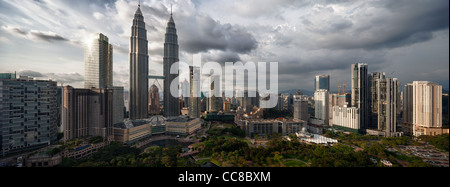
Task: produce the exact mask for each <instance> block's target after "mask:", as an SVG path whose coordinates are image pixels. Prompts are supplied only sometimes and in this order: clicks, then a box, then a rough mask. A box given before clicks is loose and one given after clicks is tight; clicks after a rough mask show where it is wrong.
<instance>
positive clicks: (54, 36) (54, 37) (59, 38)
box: [30, 31, 68, 42]
mask: <svg viewBox="0 0 450 187" xmlns="http://www.w3.org/2000/svg"><path fill="white" fill-rule="evenodd" d="M30 34H31V35H32V36H35V37H37V38H38V39H41V40H44V41H47V42H53V41H68V39H66V38H64V37H62V36H59V35H57V34H52V33H43V32H40V31H31V32H30Z"/></svg>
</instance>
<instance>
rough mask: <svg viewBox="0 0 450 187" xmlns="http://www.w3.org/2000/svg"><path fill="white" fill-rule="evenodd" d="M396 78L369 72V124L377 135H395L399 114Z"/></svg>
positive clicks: (369, 127)
mask: <svg viewBox="0 0 450 187" xmlns="http://www.w3.org/2000/svg"><path fill="white" fill-rule="evenodd" d="M399 84H400V83H399V82H398V80H397V78H388V77H386V74H385V73H384V72H383V73H379V72H374V73H370V74H369V90H370V91H369V99H368V100H369V120H368V121H369V126H368V127H367V129H371V132H373V130H375V131H377V135H382V136H386V137H392V136H397V118H398V115H399V114H400V94H399V86H400V85H399Z"/></svg>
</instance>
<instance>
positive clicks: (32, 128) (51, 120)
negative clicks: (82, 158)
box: [0, 76, 58, 155]
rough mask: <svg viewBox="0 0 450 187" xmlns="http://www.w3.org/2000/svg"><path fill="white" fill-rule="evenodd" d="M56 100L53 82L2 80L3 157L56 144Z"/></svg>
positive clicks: (0, 151) (0, 146) (0, 127)
mask: <svg viewBox="0 0 450 187" xmlns="http://www.w3.org/2000/svg"><path fill="white" fill-rule="evenodd" d="M11 78H12V77H11ZM56 99H57V87H56V82H54V81H51V80H50V81H45V80H34V79H32V78H30V77H25V76H22V77H20V78H19V79H15V78H14V79H0V154H1V155H5V154H10V153H16V152H20V151H27V150H32V149H37V148H40V147H43V146H47V145H50V144H53V143H54V142H56V138H57V137H56V136H57V114H58V113H57V111H56V110H57V100H56Z"/></svg>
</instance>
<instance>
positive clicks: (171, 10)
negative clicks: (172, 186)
mask: <svg viewBox="0 0 450 187" xmlns="http://www.w3.org/2000/svg"><path fill="white" fill-rule="evenodd" d="M170 15H171V16H172V4H170Z"/></svg>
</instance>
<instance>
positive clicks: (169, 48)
mask: <svg viewBox="0 0 450 187" xmlns="http://www.w3.org/2000/svg"><path fill="white" fill-rule="evenodd" d="M178 50H179V46H178V35H177V29H176V27H175V22H174V21H173V16H172V13H171V14H170V19H169V22H168V23H167V28H166V35H165V42H164V59H163V63H164V77H165V79H164V117H174V116H179V112H180V106H179V101H178V97H174V96H172V94H171V93H170V85H171V84H172V82H173V80H174V79H175V78H176V77H177V75H176V74H170V68H171V67H172V65H173V64H174V63H176V62H178V61H179V56H178ZM178 88H179V87H178V86H177V89H178ZM177 94H178V90H177Z"/></svg>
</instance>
